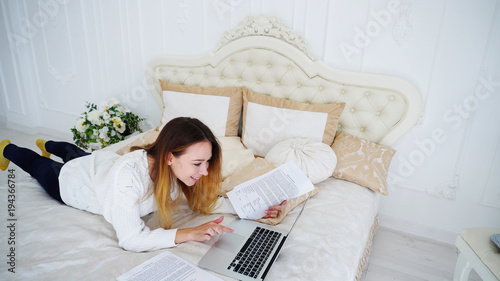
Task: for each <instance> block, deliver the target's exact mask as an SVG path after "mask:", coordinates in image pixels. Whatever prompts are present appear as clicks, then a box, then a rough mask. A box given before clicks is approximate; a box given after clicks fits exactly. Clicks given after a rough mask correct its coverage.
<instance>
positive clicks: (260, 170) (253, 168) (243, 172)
mask: <svg viewBox="0 0 500 281" xmlns="http://www.w3.org/2000/svg"><path fill="white" fill-rule="evenodd" d="M276 167H277V166H276V165H275V164H273V163H272V162H269V161H267V160H266V159H264V158H255V160H254V161H253V162H252V163H251V164H250V165H248V166H246V167H243V168H242V169H240V170H238V171H236V172H235V173H233V174H232V175H231V176H230V177H228V178H227V179H226V180H224V181H223V182H222V190H221V195H223V196H226V197H227V195H226V193H227V192H229V191H231V190H233V188H234V187H235V186H237V185H238V184H241V183H244V182H246V181H249V180H251V179H253V178H256V177H258V176H261V175H263V174H265V173H267V172H269V171H271V170H273V169H274V168H276ZM318 191H319V188H317V187H316V186H315V187H314V189H313V191H311V192H309V193H310V194H311V196H313V195H315V194H316V193H318ZM309 193H307V194H304V195H302V196H299V197H296V198H293V199H290V200H287V204H286V205H285V207H284V209H283V211H281V212H280V213H279V216H278V217H277V218H272V219H259V220H257V221H258V222H262V223H266V224H270V225H276V224H278V223H280V222H281V221H282V220H283V219H284V218H285V216H286V215H287V214H288V213H289V212H290V211H291V210H293V209H294V208H295V207H297V206H298V205H299V204H300V203H301V202H303V201H304V200H306V199H307V196H308V194H309Z"/></svg>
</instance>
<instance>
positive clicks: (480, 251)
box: [461, 227, 500, 277]
mask: <svg viewBox="0 0 500 281" xmlns="http://www.w3.org/2000/svg"><path fill="white" fill-rule="evenodd" d="M492 234H500V228H486V227H477V228H466V229H464V230H462V234H461V236H462V238H463V239H464V241H465V242H467V244H469V246H470V248H471V249H472V250H473V251H474V252H475V253H476V255H477V256H478V257H479V258H480V259H481V261H483V263H484V265H486V266H487V267H488V268H489V269H490V270H491V272H492V273H493V274H494V275H495V276H496V277H500V249H499V248H498V247H497V246H496V245H495V243H493V241H491V239H490V236H491V235H492Z"/></svg>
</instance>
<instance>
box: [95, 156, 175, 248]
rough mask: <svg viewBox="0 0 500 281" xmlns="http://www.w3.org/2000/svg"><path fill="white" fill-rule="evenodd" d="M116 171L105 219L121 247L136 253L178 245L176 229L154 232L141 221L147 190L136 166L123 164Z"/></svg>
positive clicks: (156, 230) (159, 229)
mask: <svg viewBox="0 0 500 281" xmlns="http://www.w3.org/2000/svg"><path fill="white" fill-rule="evenodd" d="M113 172H115V173H114V175H113V180H112V185H113V186H110V189H109V192H108V194H107V196H106V197H107V198H106V201H107V203H109V204H105V207H104V209H105V210H104V216H105V218H106V219H107V220H108V221H109V222H110V223H111V224H112V225H113V227H114V229H115V231H116V235H117V237H118V243H119V245H120V246H121V247H123V248H124V249H125V250H128V251H134V252H142V251H154V250H158V249H162V248H168V247H173V246H175V245H176V244H175V242H174V241H175V235H176V233H177V230H176V229H163V228H158V229H154V230H151V229H150V228H149V227H148V226H146V224H145V223H144V221H143V220H142V219H141V215H142V214H141V203H142V202H144V195H145V194H146V193H147V188H148V187H147V186H144V183H143V180H141V175H140V173H139V172H138V168H137V167H136V166H135V165H134V163H123V164H122V165H120V167H118V168H117V170H115V171H113ZM151 211H152V210H151ZM142 212H144V210H142Z"/></svg>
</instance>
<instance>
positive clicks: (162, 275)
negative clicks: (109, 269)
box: [117, 251, 222, 281]
mask: <svg viewBox="0 0 500 281" xmlns="http://www.w3.org/2000/svg"><path fill="white" fill-rule="evenodd" d="M117 280H118V281H146V280H147V281H160V280H162V281H219V280H222V279H220V278H218V277H216V276H213V275H211V274H210V273H208V272H206V271H204V270H202V269H200V268H199V267H197V266H195V265H193V264H192V263H189V262H188V261H186V260H184V259H182V258H180V257H178V256H176V255H174V254H172V253H171V252H168V251H165V252H163V253H161V254H159V255H157V256H155V257H154V258H151V259H149V260H147V261H145V262H144V263H142V264H140V265H138V266H136V267H135V268H133V269H131V270H130V271H128V272H127V273H125V274H123V275H121V276H120V277H118V278H117Z"/></svg>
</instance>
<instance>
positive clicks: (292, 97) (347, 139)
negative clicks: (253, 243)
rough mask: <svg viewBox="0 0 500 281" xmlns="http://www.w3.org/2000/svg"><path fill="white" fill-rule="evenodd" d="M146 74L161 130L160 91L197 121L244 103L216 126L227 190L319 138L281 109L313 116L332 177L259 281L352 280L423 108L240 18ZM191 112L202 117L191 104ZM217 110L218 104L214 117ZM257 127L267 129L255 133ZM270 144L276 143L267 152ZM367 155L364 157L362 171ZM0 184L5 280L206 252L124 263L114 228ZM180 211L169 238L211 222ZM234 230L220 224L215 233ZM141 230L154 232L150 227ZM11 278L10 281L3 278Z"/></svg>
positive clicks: (19, 174) (139, 256)
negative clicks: (272, 155) (396, 161)
mask: <svg viewBox="0 0 500 281" xmlns="http://www.w3.org/2000/svg"><path fill="white" fill-rule="evenodd" d="M146 72H147V76H148V78H149V79H148V81H149V82H150V88H151V94H152V95H153V97H154V98H155V99H156V100H157V101H158V104H159V107H160V108H161V109H162V110H164V111H163V117H162V122H164V121H165V120H164V118H165V115H168V114H169V113H172V112H173V109H179V107H177V106H176V105H174V106H173V109H172V106H171V107H170V111H169V112H167V113H165V112H166V109H167V108H169V107H168V104H166V103H165V98H164V97H165V96H164V91H165V90H166V88H168V87H170V88H168V91H169V92H174V93H175V92H176V91H177V92H183V93H184V92H189V91H191V90H193V91H191V92H192V95H191V96H190V97H189V98H193V97H194V98H197V99H199V100H200V102H198V103H199V104H201V105H205V109H200V110H205V111H207V110H206V105H207V104H206V103H205V100H204V99H203V98H205V97H206V95H208V96H211V95H215V96H217V95H219V93H217V94H210V93H212V91H218V89H221V88H222V89H228V88H231V89H233V90H234V89H238V91H239V92H241V97H240V98H239V99H236V101H235V100H234V99H232V98H230V99H229V102H227V103H225V104H224V106H228V107H230V108H232V109H230V110H229V111H228V112H229V113H227V116H225V115H224V114H226V113H224V114H222V117H221V118H222V119H224V117H227V118H225V119H224V124H225V127H224V126H222V127H223V128H219V129H220V130H221V133H220V134H219V135H220V141H221V144H222V148H223V161H224V163H223V164H224V165H225V166H224V167H225V170H224V173H225V178H226V180H227V179H232V177H233V176H235V175H236V174H237V173H238V171H241V170H242V168H245V167H247V166H246V165H250V164H251V163H254V162H255V161H257V160H258V161H262V160H263V159H264V160H265V159H266V154H268V152H269V150H270V149H271V148H272V147H273V146H274V145H275V144H276V143H279V142H282V141H283V139H286V138H292V137H297V138H298V137H302V138H304V134H306V136H307V135H313V134H315V133H317V132H318V129H317V128H306V129H304V128H302V129H301V127H300V125H301V124H298V123H301V122H295V121H293V120H295V119H290V118H291V117H290V118H289V116H288V115H283V113H280V111H279V110H281V109H282V107H286V108H287V109H289V110H290V112H298V113H299V117H298V118H299V119H300V120H301V121H304V120H306V121H307V120H310V119H308V118H309V116H313V117H312V118H313V119H311V120H315V121H314V122H310V123H309V124H308V126H307V127H318V126H319V127H320V129H319V131H320V132H321V134H322V136H321V137H320V138H319V139H317V140H316V141H317V142H319V143H326V144H327V145H328V146H329V147H331V148H332V149H333V151H335V153H336V157H337V159H336V167H335V172H334V176H328V177H327V178H326V179H324V180H321V181H320V182H316V183H315V186H316V187H317V188H318V190H319V191H318V192H317V193H316V194H315V195H314V196H312V197H311V198H310V199H309V201H308V203H307V205H306V207H305V209H304V212H303V214H302V217H301V218H300V220H299V221H298V222H297V225H296V227H295V229H294V232H293V235H291V237H290V239H289V241H288V242H287V245H286V246H285V248H284V249H283V251H282V253H281V255H280V257H279V259H278V260H277V262H276V263H275V265H274V266H273V268H272V270H271V271H270V272H269V274H268V276H267V279H266V280H306V279H310V280H361V277H362V273H363V269H364V268H365V266H366V265H367V262H368V257H369V253H370V249H371V242H372V239H373V236H374V235H375V232H376V230H377V227H378V220H377V211H378V205H379V200H380V196H384V195H381V194H387V187H386V183H385V177H386V176H387V172H388V171H387V168H388V165H389V164H390V161H391V158H392V156H393V155H394V152H395V151H394V150H393V149H391V148H390V146H391V145H393V144H394V143H395V142H396V141H397V140H398V139H399V138H400V137H401V136H403V135H404V134H405V133H406V132H408V131H409V130H410V129H411V128H412V127H413V125H414V124H415V123H416V121H417V119H418V117H419V114H420V97H419V93H418V91H417V90H416V89H415V87H414V86H412V85H411V84H410V83H409V82H407V81H404V80H402V79H400V78H397V77H390V76H382V75H375V74H367V73H355V72H347V71H342V70H338V69H334V68H332V67H330V66H328V65H327V64H325V63H324V62H322V61H319V60H315V59H314V58H313V57H312V56H311V51H310V47H309V46H308V45H307V43H306V41H305V39H304V38H303V37H302V36H300V35H299V34H297V33H295V32H294V31H293V30H291V29H289V28H288V27H286V26H285V25H284V24H283V23H282V22H280V20H279V19H277V18H275V17H270V18H267V17H253V16H249V17H248V18H246V19H245V20H244V21H242V22H241V23H240V24H239V25H238V26H236V27H235V28H234V29H232V30H229V31H227V32H226V33H224V35H223V37H222V39H221V40H220V42H219V44H218V46H217V47H216V49H215V50H214V51H213V52H211V53H208V54H206V55H204V56H201V57H195V58H188V57H172V56H160V57H155V58H154V59H152V60H151V62H150V64H149V65H148V68H147V71H146ZM160 80H162V81H164V82H160ZM165 85H167V86H165ZM207 89H209V90H207ZM213 89H217V90H213ZM197 91H198V92H197ZM206 91H208V92H209V93H208V94H207V92H206ZM191 92H189V93H191ZM225 100H226V101H227V100H228V99H225ZM170 101H172V100H170ZM184 101H185V100H184ZM209 102H210V101H209ZM276 102H277V103H276ZM251 104H252V105H255V106H256V107H255V108H259V110H265V109H268V110H270V111H269V112H267V113H266V114H270V115H269V116H271V117H264V116H265V115H262V111H259V110H256V109H255V108H254V109H253V111H252V110H251V106H250V105H251ZM332 104H342V106H341V110H339V108H338V107H337V108H336V109H335V110H331V108H330V109H325V110H323V109H320V110H318V111H317V110H316V108H321V107H322V106H324V107H328V106H331V105H332ZM192 105H193V106H192V107H195V109H196V110H198V109H199V108H200V106H198V105H197V103H196V102H195V103H194V104H192ZM218 105H219V103H217V102H216V103H214V105H213V106H214V107H216V106H218ZM259 106H260V107H259ZM201 108H202V107H201ZM210 109H212V112H210V110H209V112H208V113H209V114H212V115H213V116H214V118H213V119H217V118H219V117H220V116H219V115H221V114H219V111H218V110H215V109H214V108H213V107H211V106H210ZM196 110H195V111H196ZM231 110H233V111H231ZM339 111H340V112H339ZM304 112H305V113H304ZM181 113H182V111H181ZM273 114H274V115H273ZM280 114H281V115H280ZM308 114H311V115H308ZM216 115H217V116H219V117H217V118H216ZM229 115H232V116H233V117H234V116H237V118H236V119H234V118H232V119H231V118H229V117H228V116H229ZM273 116H274V117H273ZM195 117H196V116H195ZM316 117H317V119H314V118H316ZM273 118H274V119H273ZM287 118H288V119H287ZM294 118H295V117H294ZM229 119H231V120H230V121H229ZM261 119H265V120H264V121H266V122H267V123H268V125H269V126H271V127H269V128H262V127H258V126H259V124H261V123H262V121H263V120H261ZM256 120H257V121H259V122H260V123H259V122H257V123H255V121H256ZM270 120H273V122H270ZM287 120H288V121H287ZM202 121H203V120H202ZM285 121H287V122H285ZM280 122H281V123H280ZM321 122H324V123H325V124H326V125H322V124H323V123H321ZM269 123H271V124H269ZM317 124H320V125H317ZM285 125H286V126H285ZM160 126H161V124H160ZM326 127H328V132H327V129H326ZM290 128H294V129H293V130H292V129H290ZM309 129H310V130H311V131H309ZM323 129H324V130H323ZM294 130H295V131H294ZM295 133H297V134H298V135H294V134H295ZM151 134H154V130H151V131H148V132H144V133H143V134H140V135H138V136H134V137H132V138H129V139H127V140H126V141H123V142H122V143H119V144H115V145H113V146H112V147H108V148H107V149H109V150H114V151H117V152H122V153H123V149H124V148H126V147H127V145H128V146H130V145H131V143H137V142H138V141H143V142H144V141H147V140H146V138H147V137H148V136H151ZM263 139H264V140H266V141H264V142H263ZM270 139H271V140H273V141H274V143H273V142H269V143H268V140H270ZM249 151H250V152H251V153H249ZM347 151H351V152H352V153H348V152H347ZM367 155H372V156H370V157H368V159H369V161H371V162H370V163H368V164H366V163H367V162H366V161H367V160H366V159H367V157H366V156H367ZM361 158H362V159H361ZM229 159H230V160H229ZM360 159H361V160H360ZM363 159H364V160H363ZM312 161H314V159H312ZM360 161H361V162H360ZM362 161H365V162H362ZM342 165H343V166H342ZM371 165H373V166H371ZM358 166H359V167H360V168H361V170H363V169H365V170H366V169H367V170H369V171H371V172H372V173H376V174H377V177H375V179H374V178H367V176H366V175H363V174H361V175H360V174H356V173H359V169H358V171H354V172H353V171H352V170H353V167H358ZM13 167H15V166H14V165H13ZM340 167H343V168H342V169H340ZM354 170H355V169H354ZM349 171H351V172H349ZM312 173H314V171H312ZM12 174H14V175H13V176H12ZM0 175H1V180H0V181H1V188H0V193H1V195H0V196H1V198H8V194H9V190H10V191H11V193H12V192H15V193H14V194H15V201H12V202H11V203H13V205H12V206H11V207H12V208H10V209H11V210H8V209H9V207H8V206H7V207H4V210H3V211H2V216H3V221H4V224H7V225H9V224H10V225H12V224H13V225H14V226H15V227H13V228H11V229H9V228H8V227H2V230H1V231H2V237H10V238H11V239H10V240H8V241H7V240H5V239H3V241H4V242H2V245H1V247H2V248H1V249H2V251H1V252H2V255H3V256H4V258H3V261H2V263H1V264H2V265H1V267H2V270H1V273H0V274H1V276H2V277H1V278H0V279H2V280H10V279H17V280H35V279H36V280H79V279H92V280H114V279H116V278H117V277H118V276H120V275H122V274H124V273H125V272H127V271H129V270H130V269H132V268H134V267H135V266H137V265H139V264H141V263H142V262H144V261H146V260H148V259H150V258H152V257H154V256H156V255H158V254H159V253H161V252H163V251H171V252H172V253H174V254H176V255H178V256H180V257H181V258H184V259H185V260H187V261H189V262H192V263H193V264H197V262H198V261H199V260H200V258H201V256H202V255H203V254H204V253H205V252H206V251H207V250H208V249H209V247H210V246H211V244H213V242H214V241H210V242H207V243H195V242H189V243H185V244H181V245H178V246H176V247H174V248H171V249H164V250H160V251H155V252H141V253H134V252H128V251H125V250H123V249H122V248H120V247H119V246H118V242H117V238H116V236H115V233H114V230H113V228H112V226H111V225H110V224H108V223H107V222H106V221H105V220H104V218H103V217H102V216H98V215H93V214H90V213H86V212H82V211H79V210H76V209H73V208H71V207H67V206H64V205H60V204H58V203H57V202H55V201H54V200H51V199H50V198H49V197H48V196H47V195H46V194H44V192H43V191H42V189H41V188H40V187H39V186H38V184H37V183H36V181H34V180H33V179H32V178H31V177H30V176H29V175H27V174H26V173H24V172H23V171H21V169H19V168H15V172H14V173H9V172H2V173H1V174H0ZM9 178H14V179H15V187H14V189H15V191H14V190H13V188H8V186H7V183H8V180H9ZM234 181H235V180H234V178H233V182H234ZM389 196H390V195H389ZM4 201H5V200H4ZM299 203H300V202H297V204H299ZM2 205H3V204H2ZM4 206H5V205H4ZM181 209H182V210H183V212H179V213H177V214H176V215H175V218H176V223H175V225H174V227H187V226H194V225H199V224H201V223H204V222H206V221H208V220H212V219H216V218H218V217H219V216H220V215H219V214H209V215H201V214H196V213H192V212H190V211H189V210H187V209H186V208H185V207H182V208H181ZM299 209H300V208H295V209H291V210H289V213H288V214H287V215H286V216H285V217H284V218H282V221H280V222H279V224H278V226H279V227H289V226H290V225H291V224H292V223H293V218H294V216H293V214H296V213H297V212H298V211H299ZM9 215H11V216H10V217H9ZM235 218H236V216H235V215H232V214H226V215H225V221H224V224H229V223H230V222H231V221H232V220H234V219H235ZM144 219H145V220H147V221H151V220H150V217H146V218H144ZM9 241H14V243H15V244H9V243H8V242H9ZM9 254H10V255H11V256H12V255H14V258H12V257H9V256H8V255H9ZM12 261H14V263H12ZM9 262H11V263H10V264H9ZM12 268H14V270H15V273H12V272H9V269H12ZM214 274H215V273H214ZM218 276H219V277H220V278H222V279H224V280H230V279H228V278H227V277H224V276H220V275H218Z"/></svg>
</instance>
